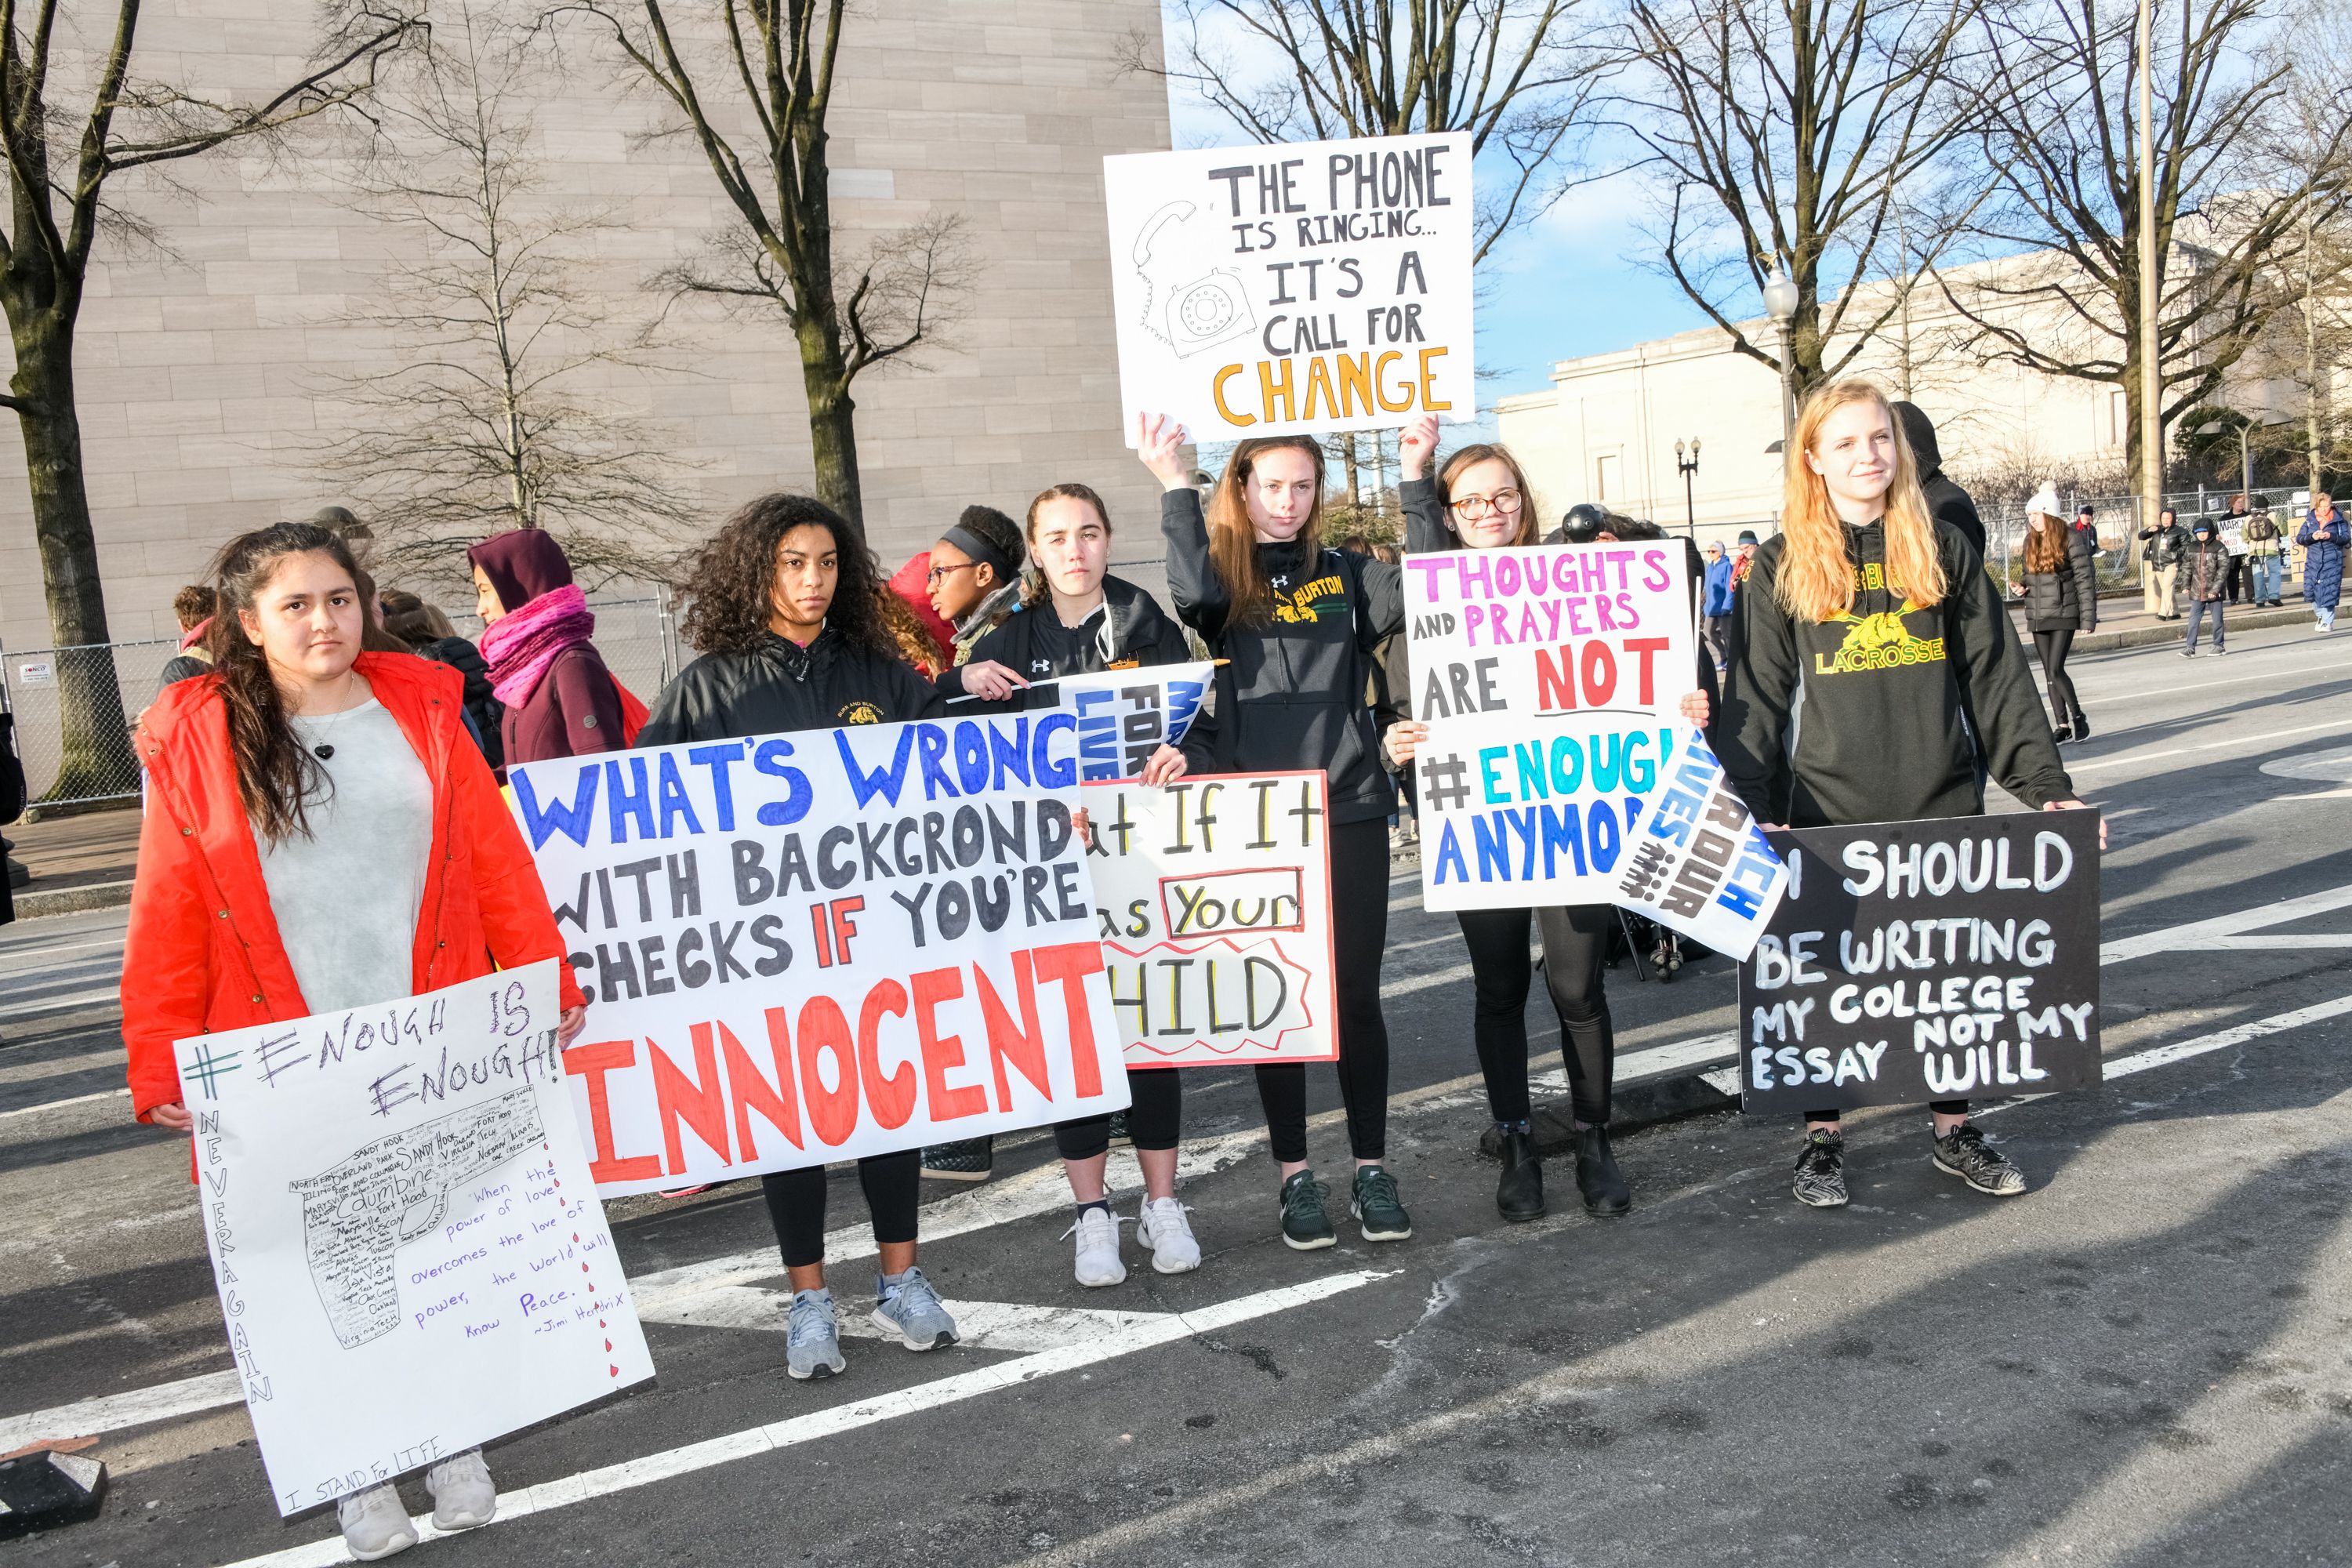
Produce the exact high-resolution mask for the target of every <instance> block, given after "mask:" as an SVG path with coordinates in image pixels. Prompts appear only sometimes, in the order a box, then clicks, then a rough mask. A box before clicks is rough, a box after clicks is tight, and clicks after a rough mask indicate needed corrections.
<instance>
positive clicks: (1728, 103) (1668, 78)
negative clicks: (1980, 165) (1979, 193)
mask: <svg viewBox="0 0 2352 1568" xmlns="http://www.w3.org/2000/svg"><path fill="white" fill-rule="evenodd" d="M1977 5H1978V0H1780V4H1773V5H1747V4H1743V3H1741V0H1631V3H1630V4H1629V5H1628V6H1627V10H1626V19H1625V24H1624V37H1623V41H1622V54H1623V57H1624V58H1625V60H1626V62H1627V65H1626V68H1625V71H1624V74H1623V77H1622V88H1621V89H1620V90H1619V92H1618V95H1617V103H1616V112H1617V113H1618V114H1619V115H1620V117H1621V118H1622V121H1623V122H1624V124H1625V126H1626V128H1627V129H1628V130H1629V131H1630V132H1632V133H1633V136H1634V137H1636V138H1637V139H1638V140H1639V142H1641V144H1642V146H1643V148H1644V149H1646V151H1647V153H1648V155H1649V159H1650V163H1651V173H1652V174H1654V177H1655V178H1656V180H1657V181H1658V182H1659V184H1660V186H1661V192H1660V199H1659V205H1660V208H1661V212H1660V216H1659V219H1658V225H1657V228H1656V231H1655V234H1654V237H1655V239H1656V241H1657V245H1658V252H1659V261H1658V265H1659V266H1660V267H1662V268H1664V271H1665V273H1666V275H1667V276H1669V277H1670V278H1672V279H1674V280H1675V283H1676V284H1677V285H1679V286H1680V287H1681V289H1682V290H1683V292H1684V293H1685V295H1687V296H1688V297H1689V298H1690V300H1691V301H1692V302H1693V303H1694V304H1696V305H1697V306H1698V308H1699V309H1700V310H1704V311H1706V314H1707V317H1708V319H1709V320H1711V321H1714V322H1715V323H1716V325H1717V326H1718V327H1721V328H1722V329H1723V330H1724V331H1726V332H1727V333H1729V334H1730V337H1731V346H1732V348H1733V349H1734V351H1735V352H1737V353H1742V354H1745V355H1747V356H1748V358H1749V359H1752V360H1755V361H1756V362H1757V363H1760V364H1765V365H1769V366H1771V367H1772V368H1773V369H1774V370H1776V371H1778V370H1780V368H1781V364H1780V359H1781V355H1780V350H1779V345H1778V344H1777V343H1776V342H1757V341H1756V340H1755V339H1754V338H1753V337H1751V336H1750V335H1749V333H1748V326H1747V323H1748V322H1750V321H1753V320H1754V319H1755V317H1756V316H1757V314H1758V313H1759V300H1760V297H1761V291H1762V289H1763V286H1764V284H1765V282H1766V281H1767V279H1769V278H1770V277H1771V276H1772V275H1773V274H1774V273H1779V274H1780V275H1781V276H1784V277H1786V278H1787V279H1789V280H1790V282H1792V283H1794V284H1795V285H1796V287H1797V311H1796V316H1795V319H1794V321H1793V322H1792V323H1791V330H1790V355H1789V358H1790V364H1789V366H1788V372H1789V376H1790V382H1791V384H1792V385H1793V386H1794V388H1795V390H1796V392H1797V393H1798V395H1800V396H1801V395H1803V393H1804V392H1805V390H1806V389H1807V388H1808V387H1811V385H1813V384H1815V383H1817V382H1821V381H1823V380H1827V379H1830V378H1832V377H1834V376H1836V375H1838V374H1840V373H1841V372H1843V370H1845V369H1846V368H1847V367H1848V366H1850V365H1851V364H1853V362H1854V361H1855V360H1856V358H1857V357H1859V356H1860V355H1862V354H1863V353H1864V352H1865V351H1866V350H1867V349H1869V348H1870V346H1871V344H1872V342H1873V340H1874V338H1875V337H1876V336H1877V335H1878V333H1879V332H1880V331H1883V330H1884V329H1885V327H1886V326H1887V324H1888V323H1889V322H1890V321H1902V320H1903V319H1904V314H1903V313H1904V312H1905V311H1906V310H1907V308H1908V302H1909V299H1910V292H1911V289H1913V288H1914V287H1916V283H1917V279H1918V277H1919V275H1920V273H1921V271H1922V270H1923V269H1926V268H1932V267H1933V265H1934V263H1935V262H1936V261H1937V258H1939V257H1940V256H1941V255H1942V254H1943V252H1944V251H1945V249H1946V248H1947V247H1948V244H1949V241H1950V237H1951V234H1952V232H1953V229H1954V227H1955V226H1956V225H1955V223H1954V222H1953V221H1952V219H1950V218H1949V217H1948V216H1943V215H1944V214H1945V213H1946V212H1948V206H1947V205H1944V204H1942V203H1939V202H1938V201H1937V200H1936V199H1935V198H1936V197H1937V195H1938V184H1939V182H1938V179H1937V174H1938V168H1939V165H1940V163H1942V161H1943V160H1944V159H1945V158H1946V156H1947V155H1948V153H1949V152H1950V151H1951V149H1952V147H1953V145H1954V144H1955V143H1956V142H1958V140H1959V139H1960V138H1962V137H1963V136H1964V135H1965V134H1966V133H1967V132H1968V131H1969V126H1970V123H1971V113H1972V111H1971V110H1970V108H1969V105H1968V103H1967V102H1966V100H1964V99H1961V98H1959V97H1958V96H1957V95H1953V94H1950V93H1948V92H1946V91H1945V90H1944V83H1945V81H1946V79H1947V78H1948V76H1949V75H1950V74H1951V73H1952V71H1953V70H1954V69H1955V68H1956V67H1957V66H1958V61H1959V59H1960V57H1961V54H1962V51H1963V48H1964V47H1965V43H1964V41H1965V39H1966V38H1967V37H1968V29H1969V22H1970V19H1971V18H1972V17H1973V16H1974V15H1975V13H1976V10H1977ZM1874 279H1886V280H1887V286H1886V287H1884V288H1878V289H1866V288H1863V287H1860V286H1861V285H1864V284H1865V283H1867V282H1870V281H1872V280H1874Z"/></svg>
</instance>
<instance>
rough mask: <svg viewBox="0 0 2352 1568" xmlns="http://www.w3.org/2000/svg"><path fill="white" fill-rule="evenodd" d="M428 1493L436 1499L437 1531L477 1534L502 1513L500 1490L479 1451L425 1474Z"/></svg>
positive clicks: (458, 1456)
mask: <svg viewBox="0 0 2352 1568" xmlns="http://www.w3.org/2000/svg"><path fill="white" fill-rule="evenodd" d="M425 1490H426V1491H427V1492H429V1493H431V1494H432V1497H433V1528H434V1529H436V1530H448V1531H458V1530H473V1529H476V1528H477V1527H478V1526H481V1525H485V1524H488V1523H489V1522H490V1521H491V1519H492V1518H494V1517H495V1516H496V1515H497V1513H498V1511H499V1489H498V1486H497V1484H496V1483H494V1482H493V1481H492V1480H491V1479H490V1467H489V1466H488V1465H487V1464H485V1463H484V1462H483V1460H482V1451H481V1450H480V1449H479V1448H468V1449H467V1450H466V1451H465V1452H464V1453H462V1454H452V1455H450V1456H449V1457H448V1458H446V1459H444V1460H442V1461H441V1462H440V1463H439V1464H437V1465H436V1466H434V1467H433V1468H431V1469H429V1470H427V1471H425Z"/></svg>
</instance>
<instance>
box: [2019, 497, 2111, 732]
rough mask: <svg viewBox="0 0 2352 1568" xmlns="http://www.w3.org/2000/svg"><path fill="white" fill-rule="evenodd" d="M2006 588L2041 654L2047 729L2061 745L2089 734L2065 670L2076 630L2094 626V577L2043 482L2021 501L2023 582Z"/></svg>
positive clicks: (2086, 548)
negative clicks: (2021, 607) (2047, 691)
mask: <svg viewBox="0 0 2352 1568" xmlns="http://www.w3.org/2000/svg"><path fill="white" fill-rule="evenodd" d="M2011 593H2012V594H2013V595H2015V596H2016V597H2018V598H2020V599H2022V600H2024V601H2025V629H2026V630H2027V631H2028V632H2031V633H2032V636H2033V647H2034V651H2035V652H2036V653H2038V654H2040V655H2041V656H2042V679H2043V681H2044V682H2045V683H2046V684H2047V685H2048V686H2049V688H2050V733H2051V735H2052V737H2053V738H2054V739H2055V740H2056V741H2057V742H2058V743H2059V744H2060V745H2062V746H2063V745H2064V744H2066V743H2067V742H2070V741H2087V740H2089V739H2090V738H2091V721H2090V720H2088V719H2086V718H2084V716H2083V703H2082V700H2081V699H2080V698H2078V697H2076V696H2075V695H2074V680H2073V679H2071V678H2070V677H2069V676H2068V675H2067V674H2066V656H2067V655H2068V654H2069V653H2071V652H2072V651H2073V650H2074V634H2075V633H2076V632H2085V633H2088V632H2095V631H2097V630H2098V629H2099V578H2098V574H2097V572H2096V571H2095V570H2094V569H2093V567H2092V565H2091V542H2090V541H2089V540H2087V539H2085V538H2084V537H2083V535H2082V533H2081V531H2079V530H2076V529H2072V528H2068V527H2066V526H2065V525H2064V524H2063V523H2061V522H2060V521H2058V492H2057V491H2056V490H2055V489H2053V488H2052V487H2051V486H2049V485H2043V486H2042V488H2041V489H2038V490H2036V491H2035V492H2034V493H2033V499H2032V500H2029V501H2027V502H2026V503H2025V581H2023V582H2022V583H2020V584H2018V585H2017V586H2016V587H2015V588H2013V589H2011Z"/></svg>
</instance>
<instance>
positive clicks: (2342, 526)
mask: <svg viewBox="0 0 2352 1568" xmlns="http://www.w3.org/2000/svg"><path fill="white" fill-rule="evenodd" d="M2294 542H2296V543H2297V544H2300V545H2302V546H2303V550H2304V554H2303V596H2304V597H2305V599H2307V600H2309V601H2310V603H2311V613H2312V615H2313V616H2315V617H2316V620H2317V625H2318V629H2319V630H2321V631H2323V632H2332V631H2334V630H2335V629H2336V599H2337V598H2338V597H2339V596H2340V595H2342V594H2343V591H2344V552H2345V551H2346V550H2347V549H2352V523H2347V521H2345V519H2344V509H2343V508H2342V507H2339V506H2337V505H2336V498H2335V497H2334V496H2331V495H2329V494H2328V493H2327V492H2326V490H2321V491H2318V492H2317V493H2316V494H2315V495H2313V497H2312V498H2311V510H2309V511H2308V512H2306V513H2305V514H2304V519H2303V526H2302V527H2301V528H2299V529H2297V530H2295V533H2294Z"/></svg>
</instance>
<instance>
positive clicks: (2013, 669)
mask: <svg viewBox="0 0 2352 1568" xmlns="http://www.w3.org/2000/svg"><path fill="white" fill-rule="evenodd" d="M1936 543H1937V553H1938V554H1939V555H1940V557H1941V559H1942V562H1943V567H1944V580H1945V582H1946V583H1948V584H1950V588H1949V591H1948V593H1947V595H1945V599H1944V602H1943V603H1942V604H1940V605H1932V606H1930V607H1928V608H1926V609H1908V608H1906V606H1905V602H1904V601H1903V600H1902V599H1900V598H1898V597H1897V596H1896V595H1895V594H1893V593H1892V592H1890V591H1888V589H1887V588H1886V586H1885V562H1886V541H1885V532H1884V531H1882V530H1881V528H1880V527H1879V525H1878V524H1877V523H1875V522H1873V523H1871V524H1869V525H1868V526H1866V527H1864V528H1854V527H1851V526H1849V527H1848V528H1847V529H1846V531H1845V544H1846V553H1847V557H1848V558H1849V559H1850V560H1852V561H1853V562H1855V563H1856V568H1855V573H1854V576H1855V586H1854V595H1853V609H1852V610H1851V611H1850V612H1849V613H1848V614H1846V615H1844V616H1840V617H1838V618H1836V619H1833V620H1829V621H1823V622H1819V623H1813V622H1800V621H1798V620H1797V619H1796V618H1795V617H1794V616H1791V615H1790V613H1789V612H1788V611H1787V610H1786V609H1783V608H1782V607H1781V605H1780V595H1779V594H1778V593H1777V592H1776V589H1777V587H1778V584H1779V578H1780V562H1781V558H1782V557H1783V556H1784V555H1785V554H1786V553H1787V546H1788V540H1787V538H1786V536H1782V537H1780V538H1775V539H1770V540H1768V541H1766V542H1765V543H1764V546H1763V548H1762V549H1760V550H1759V551H1758V552H1756V565H1755V569H1754V570H1753V571H1752V572H1750V573H1749V574H1748V583H1747V585H1746V586H1745V587H1743V588H1742V589H1741V590H1740V592H1739V594H1738V597H1737V598H1736V599H1735V600H1734V601H1733V603H1732V609H1731V669H1730V672H1729V674H1728V675H1727V677H1726V678H1725V680H1724V689H1723V711H1722V713H1721V715H1720V716H1719V717H1718V718H1717V721H1716V723H1715V726H1714V730H1713V739H1714V742H1715V747H1716V752H1717V754H1718V755H1719V756H1721V757H1722V759H1723V765H1724V767H1725V769H1726V770H1727V772H1728V773H1730V775H1731V779H1732V783H1733V784H1735V785H1736V786H1737V787H1738V790H1739V793H1740V795H1742V796H1744V797H1745V798H1746V800H1747V802H1748V807H1749V809H1750V810H1752V811H1754V812H1755V813H1756V815H1757V816H1759V817H1761V818H1762V819H1763V820H1764V821H1766V822H1778V823H1785V824H1787V825H1788V826H1790V827H1826V826H1849V825H1852V824H1855V823H1864V822H1909V821H1916V820H1917V819H1920V818H1923V817H1936V816H1977V815H1979V813H1981V812H1982V811H1983V810H1984V784H1983V782H1982V780H1981V779H1980V778H1979V775H1978V773H1977V767H1976V752H1975V748H1974V746H1973V745H1971V743H1970V742H1969V735H1970V732H1971V731H1973V732H1974V733H1975V734H1977V735H1979V736H1981V737H1982V738H1983V745H1984V754H1985V764H1986V766H1987V768H1988V769H1990V772H1991V774H1992V776H1993V777H1994V778H1997V779H1999V780H2000V783H2001V784H2002V787H2004V788H2006V789H2007V790H2008V791H2009V792H2010V793H2011V795H2015V796H2017V798H2018V799H2020V800H2021V801H2023V802H2024V803H2025V804H2026V805H2029V806H2032V807H2035V808H2037V809H2038V808H2040V807H2041V806H2042V805H2047V804H2048V803H2050V802H2051V801H2053V800H2067V799H2071V798H2073V796H2074V784H2072V783H2071V782H2070V781H2069V780H2068V779H2067V777H2066V770H2065V768H2064V767H2063V766H2062V765H2061V764H2060V763H2059V761H2058V746H2057V743H2056V742H2054V741H2053V740H2052V739H2051V736H2050V721H2049V720H2048V719H2047V718H2046V717H2045V716H2044V715H2043V713H2042V700H2041V698H2040V697H2039V696H2038V695H2037V694H2036V693H2035V691H2034V689H2033V672H2032V668H2031V667H2030V666H2029V665H2028V664H2027V663H2026V658H2025V652H2024V649H2023V647H2021V645H2020V644H2019V642H2018V640H2017V633H2016V630H2015V629H2014V628H2013V627H2012V626H2011V625H2010V621H2009V616H2008V614H2007V612H2006V611H2004V610H2003V609H2002V608H2001V603H2000V596H1999V595H1997V594H1996V593H1995V592H1994V591H1993V585H1992V579H1991V578H1990V577H1988V576H1986V575H1985V570H1984V567H1983V565H1982V563H1980V562H1979V561H1978V559H1977V557H1976V553H1975V552H1974V551H1972V550H1970V549H1969V543H1968V541H1967V540H1965V539H1963V538H1961V537H1960V535H1959V533H1958V531H1955V530H1953V529H1950V528H1938V529H1937V530H1936Z"/></svg>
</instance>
